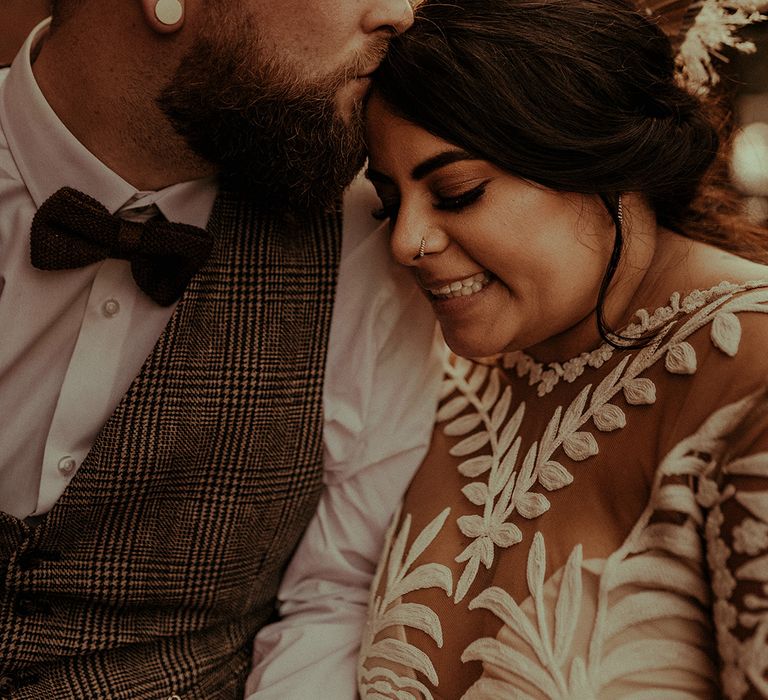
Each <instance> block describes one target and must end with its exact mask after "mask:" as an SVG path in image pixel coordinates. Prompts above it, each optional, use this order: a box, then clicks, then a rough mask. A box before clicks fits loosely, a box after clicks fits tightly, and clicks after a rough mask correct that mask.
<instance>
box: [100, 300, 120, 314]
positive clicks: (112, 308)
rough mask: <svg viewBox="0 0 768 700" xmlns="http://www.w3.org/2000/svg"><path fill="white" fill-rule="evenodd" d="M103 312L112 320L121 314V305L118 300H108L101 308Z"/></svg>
mask: <svg viewBox="0 0 768 700" xmlns="http://www.w3.org/2000/svg"><path fill="white" fill-rule="evenodd" d="M101 312H102V313H103V314H104V315H105V316H106V317H107V318H112V317H113V316H117V314H118V313H120V304H118V302H117V299H107V300H106V301H105V302H104V303H103V304H102V306H101Z"/></svg>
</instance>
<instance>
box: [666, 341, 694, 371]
mask: <svg viewBox="0 0 768 700" xmlns="http://www.w3.org/2000/svg"><path fill="white" fill-rule="evenodd" d="M664 366H665V367H666V368H667V371H668V372H671V373H672V374H694V373H695V372H696V368H697V362H696V351H695V350H694V349H693V346H691V344H690V343H685V342H683V343H678V344H677V345H673V346H672V347H671V348H670V349H669V350H668V351H667V356H666V358H665V359H664Z"/></svg>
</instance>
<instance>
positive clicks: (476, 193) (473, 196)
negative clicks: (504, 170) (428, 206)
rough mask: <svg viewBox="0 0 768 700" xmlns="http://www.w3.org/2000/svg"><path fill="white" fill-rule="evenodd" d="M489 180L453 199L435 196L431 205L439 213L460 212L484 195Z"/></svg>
mask: <svg viewBox="0 0 768 700" xmlns="http://www.w3.org/2000/svg"><path fill="white" fill-rule="evenodd" d="M489 182H490V180H485V181H483V182H481V183H480V184H479V185H477V187H473V188H472V189H470V190H467V191H466V192H462V193H461V194H458V195H455V196H453V197H445V196H440V195H438V196H437V202H436V203H435V204H434V205H433V206H434V207H435V209H439V210H441V211H461V210H462V209H464V208H465V207H468V206H470V205H471V204H474V203H475V202H476V201H477V200H478V199H480V198H481V197H482V196H483V195H484V194H485V188H486V187H487V185H488V183H489Z"/></svg>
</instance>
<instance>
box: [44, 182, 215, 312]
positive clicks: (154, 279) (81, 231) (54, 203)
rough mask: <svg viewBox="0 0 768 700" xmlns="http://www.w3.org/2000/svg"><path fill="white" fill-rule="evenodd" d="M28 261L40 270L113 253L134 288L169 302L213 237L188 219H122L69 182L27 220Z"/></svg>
mask: <svg viewBox="0 0 768 700" xmlns="http://www.w3.org/2000/svg"><path fill="white" fill-rule="evenodd" d="M30 245H31V251H32V264H33V265H34V266H35V267H37V268H39V269H41V270H68V269H71V268H75V267H85V266H86V265H91V264H92V263H95V262H99V261H100V260H106V259H107V258H117V259H120V260H128V261H129V262H130V263H131V272H132V273H133V279H134V280H135V281H136V284H137V285H138V287H139V289H141V290H142V291H143V292H144V293H145V294H147V295H149V296H150V297H151V298H152V299H154V301H156V302H157V303H158V304H160V305H161V306H170V305H171V304H173V303H174V302H175V301H176V300H177V299H178V298H179V297H180V296H181V295H182V293H183V292H184V289H185V288H186V286H187V283H188V282H189V280H190V278H191V277H192V275H194V274H195V272H197V270H198V269H199V268H200V267H201V266H202V265H203V263H205V261H206V260H207V259H208V256H209V255H210V253H211V249H212V248H213V238H212V237H211V235H210V234H209V233H208V232H207V231H206V230H205V229H201V228H198V227H197V226H189V225H187V224H174V223H169V222H167V221H165V220H161V219H159V218H158V219H154V220H150V221H148V222H147V223H137V222H134V221H125V220H124V219H121V218H119V217H117V216H114V215H112V214H110V213H109V211H107V209H106V207H104V206H103V205H102V204H101V203H100V202H98V201H97V200H95V199H93V197H89V196H88V195H87V194H83V193H82V192H78V191H77V190H74V189H72V188H70V187H63V188H62V189H60V190H59V191H58V192H56V193H55V194H53V195H51V196H50V197H49V198H48V199H47V200H46V201H45V202H44V203H43V205H42V206H41V207H40V209H38V211H37V213H36V214H35V218H34V219H33V220H32V230H31V235H30Z"/></svg>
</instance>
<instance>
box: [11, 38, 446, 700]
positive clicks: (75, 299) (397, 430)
mask: <svg viewBox="0 0 768 700" xmlns="http://www.w3.org/2000/svg"><path fill="white" fill-rule="evenodd" d="M46 29H47V23H43V24H41V25H40V26H38V27H37V28H36V29H35V30H34V31H33V32H32V34H31V35H30V38H29V39H28V40H27V42H26V44H25V45H24V48H23V49H22V51H21V52H20V54H19V56H18V57H17V59H16V61H15V62H14V64H13V66H12V68H11V69H10V70H8V69H6V70H3V71H0V510H3V511H5V512H9V513H12V514H14V515H16V516H18V517H27V516H29V515H42V514H44V513H45V512H47V511H48V510H49V509H50V508H51V507H52V506H53V505H54V504H55V502H56V500H57V499H58V498H59V497H60V495H61V494H62V492H63V491H64V489H65V488H66V486H67V484H68V483H69V480H70V479H71V477H72V475H73V474H74V473H75V472H76V470H77V468H78V467H79V465H80V464H81V463H82V461H83V459H84V458H85V456H86V454H87V453H88V451H89V449H90V447H91V445H92V443H93V441H94V439H95V437H96V435H97V433H98V432H99V430H100V428H101V426H102V425H103V424H104V423H105V422H106V420H107V419H108V417H109V416H110V414H111V413H112V411H113V410H114V409H115V407H116V405H117V403H118V402H119V400H120V398H121V397H122V395H123V394H124V392H125V391H126V389H127V387H128V386H129V384H130V382H131V381H132V379H133V378H134V377H135V376H136V374H137V373H138V372H139V370H140V368H141V365H142V363H143V362H144V360H145V358H146V357H147V355H148V354H149V353H150V352H151V350H152V347H153V346H154V344H155V342H156V341H157V339H158V337H159V335H160V334H161V333H162V330H163V328H164V327H165V325H166V323H167V321H168V319H169V318H170V315H171V313H172V311H173V307H170V308H162V307H159V306H157V305H156V304H155V303H154V302H152V301H151V300H150V299H149V298H148V297H146V296H145V295H144V294H143V293H142V292H141V291H139V290H138V288H137V287H136V285H135V283H134V282H133V279H132V277H131V274H130V269H129V266H128V263H125V262H123V261H115V260H108V261H105V262H102V263H97V264H94V265H90V266H88V267H85V268H82V269H78V270H67V271H55V272H52V271H41V270H37V269H35V268H33V267H32V265H31V263H30V261H29V229H30V224H31V221H32V218H33V216H34V214H35V212H36V211H37V208H38V207H39V206H40V205H41V204H42V202H43V201H45V199H46V198H47V197H48V196H50V195H51V194H53V193H54V192H55V191H56V190H58V189H59V188H60V187H62V186H65V185H68V186H73V187H76V188H77V189H79V190H81V191H83V192H85V193H86V194H89V195H91V196H92V197H94V198H96V199H97V200H99V201H101V202H102V203H103V204H104V205H105V206H106V208H107V209H108V210H109V211H110V212H112V213H115V212H117V213H118V215H120V216H124V217H125V218H138V217H141V216H142V212H144V211H146V209H147V207H150V209H151V208H152V207H153V206H154V207H156V208H157V210H159V211H160V212H162V213H163V214H164V215H165V217H166V218H167V219H168V220H170V221H180V222H183V223H187V224H192V225H197V226H204V225H205V223H206V221H207V218H208V215H209V213H210V210H211V207H212V205H213V200H214V199H215V195H216V186H215V183H213V182H212V181H211V180H199V181H194V182H187V183H181V184H178V185H174V186H172V187H169V188H167V189H165V190H162V191H160V192H150V193H148V192H139V191H137V189H136V188H135V187H133V186H131V185H130V184H129V183H127V182H125V180H123V179H122V178H121V177H119V176H118V175H117V174H116V173H114V172H112V171H111V170H109V168H107V167H106V166H105V165H104V164H103V163H101V162H100V161H99V160H98V159H96V158H95V157H94V156H93V155H92V154H91V153H89V152H88V151H87V150H86V149H85V147H84V146H83V145H82V144H80V143H79V142H78V141H77V140H76V139H75V138H74V136H73V135H72V134H71V133H70V132H69V131H68V130H67V129H66V127H65V126H64V125H63V124H62V123H61V121H59V119H58V118H57V116H56V115H55V113H54V112H53V111H52V109H51V108H50V106H49V105H48V103H47V102H46V100H45V98H44V97H43V95H42V93H41V92H40V89H39V88H38V86H37V83H36V81H35V78H34V75H33V73H32V69H31V56H32V55H33V50H34V47H35V44H36V42H38V41H40V40H43V39H44V36H45V32H46ZM376 205H377V200H376V197H375V194H374V193H373V190H372V188H371V187H370V185H368V184H367V183H366V182H365V181H364V180H362V179H361V178H358V179H357V180H356V181H355V182H354V183H353V185H352V186H351V187H350V188H349V190H348V191H347V193H346V195H345V200H344V231H343V246H342V260H341V266H340V270H339V282H338V292H337V298H336V303H335V306H334V312H333V320H332V326H331V334H330V338H329V350H328V362H327V372H326V381H325V389H324V394H323V407H324V415H325V422H324V443H325V467H326V471H325V481H326V484H327V486H326V489H325V492H324V494H323V497H322V500H321V503H320V507H319V509H318V512H317V514H316V515H315V516H314V518H313V520H312V521H311V523H310V526H309V528H308V530H307V532H306V535H305V537H304V539H303V540H302V543H301V545H300V547H299V549H298V550H297V552H296V554H295V556H294V558H293V560H292V563H291V565H290V567H289V569H288V572H287V575H286V577H285V579H284V581H283V585H282V587H281V590H280V599H281V612H282V614H283V616H284V619H283V620H282V621H281V622H279V623H276V624H274V625H271V626H269V627H267V628H265V629H264V630H263V631H262V633H261V634H260V635H259V637H258V639H257V642H256V645H255V652H254V659H255V664H256V666H255V668H254V671H253V673H252V674H251V677H250V678H249V684H248V688H249V692H254V693H255V697H256V698H260V699H263V700H266V699H268V698H274V699H275V700H277V699H278V698H279V700H287V699H290V698H297V699H298V698H306V697H313V698H329V699H332V700H344V699H345V698H349V699H350V700H351V699H352V698H354V697H355V696H356V690H355V662H356V653H357V647H358V645H359V640H360V636H361V630H362V625H363V621H364V618H365V612H366V604H367V595H368V586H369V583H370V580H371V577H372V575H373V569H374V567H375V563H376V562H377V561H378V558H379V553H380V550H381V547H382V543H383V537H384V530H385V528H386V526H387V524H388V522H389V520H390V518H391V516H392V513H393V511H394V510H395V508H396V507H397V505H398V503H399V501H400V498H401V496H402V493H403V491H404V489H405V487H406V486H407V484H408V482H409V480H410V478H411V476H412V475H413V472H414V471H415V469H416V467H417V466H418V464H419V462H420V461H421V459H422V457H423V455H424V454H425V453H426V449H427V446H428V443H429V438H430V435H431V430H432V423H433V418H434V412H435V407H436V404H437V398H438V397H437V394H438V390H439V385H440V378H441V370H440V363H439V359H438V357H437V354H436V353H435V352H434V351H433V328H434V320H433V317H432V314H431V310H430V309H429V306H428V304H427V302H426V300H425V299H424V298H423V296H422V294H421V292H420V291H419V290H418V289H417V288H416V287H415V284H414V283H413V281H412V279H411V277H410V275H409V274H407V271H405V270H403V269H400V268H398V267H397V266H396V265H395V264H394V263H393V262H392V261H391V260H390V258H389V255H388V253H387V234H386V231H384V230H382V229H381V228H380V227H379V226H378V224H377V223H376V222H375V221H374V220H373V219H372V217H371V216H370V211H371V210H372V209H373V208H375V207H376ZM131 210H138V212H139V213H138V214H135V213H134V214H131Z"/></svg>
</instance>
